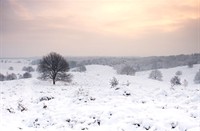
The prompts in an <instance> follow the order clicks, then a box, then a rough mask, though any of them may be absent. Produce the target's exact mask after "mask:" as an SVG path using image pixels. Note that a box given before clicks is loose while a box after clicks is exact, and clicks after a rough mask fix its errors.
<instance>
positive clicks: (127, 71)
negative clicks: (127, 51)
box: [120, 66, 136, 75]
mask: <svg viewBox="0 0 200 131" xmlns="http://www.w3.org/2000/svg"><path fill="white" fill-rule="evenodd" d="M135 73H136V70H135V69H134V68H133V67H131V66H125V67H123V68H122V69H121V71H120V74H122V75H135Z"/></svg>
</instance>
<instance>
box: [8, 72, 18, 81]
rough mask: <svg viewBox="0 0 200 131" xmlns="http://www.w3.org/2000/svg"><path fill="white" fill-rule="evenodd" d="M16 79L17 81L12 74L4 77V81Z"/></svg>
mask: <svg viewBox="0 0 200 131" xmlns="http://www.w3.org/2000/svg"><path fill="white" fill-rule="evenodd" d="M16 79H17V76H16V75H15V74H14V73H12V74H8V75H7V76H6V80H16Z"/></svg>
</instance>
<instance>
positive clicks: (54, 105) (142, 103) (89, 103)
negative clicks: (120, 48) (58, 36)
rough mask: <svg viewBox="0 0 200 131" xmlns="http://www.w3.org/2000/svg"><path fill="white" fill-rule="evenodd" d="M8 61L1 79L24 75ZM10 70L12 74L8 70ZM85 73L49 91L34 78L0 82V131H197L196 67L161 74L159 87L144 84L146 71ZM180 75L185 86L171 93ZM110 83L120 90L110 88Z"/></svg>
mask: <svg viewBox="0 0 200 131" xmlns="http://www.w3.org/2000/svg"><path fill="white" fill-rule="evenodd" d="M9 61H10V62H9ZM9 61H8V62H7V63H0V64H1V67H0V69H1V71H0V72H1V73H3V74H5V75H6V74H7V73H16V74H17V73H21V74H22V73H23V71H22V68H23V66H29V63H30V62H29V61H27V60H20V61H21V62H19V60H14V59H13V60H12V59H11V60H9ZM10 66H12V67H13V68H14V70H8V68H9V67H10ZM32 67H34V68H36V66H32ZM86 68H87V71H86V72H83V73H80V72H71V73H72V74H73V76H74V77H73V82H72V83H70V84H66V83H63V82H57V83H56V85H55V86H53V85H52V82H51V81H40V80H38V79H37V76H38V74H37V72H34V73H32V75H33V78H29V79H20V80H13V81H3V82H0V88H1V90H0V96H1V101H0V113H1V116H0V130H1V131H43V130H46V131H81V130H88V131H146V130H149V131H170V130H172V131H200V85H197V84H194V82H193V79H194V76H195V74H196V72H197V71H198V70H199V69H200V65H194V67H193V68H188V67H187V66H183V67H176V68H171V69H161V70H160V71H161V72H162V74H163V81H156V80H151V79H148V76H149V73H150V71H144V72H137V73H136V75H135V76H126V75H117V74H116V71H115V70H114V69H113V68H112V67H109V66H100V65H89V66H86ZM178 70H180V71H182V73H183V74H182V75H181V80H184V79H186V80H187V81H188V86H187V87H184V86H174V87H173V88H171V85H170V82H169V81H170V79H171V78H172V77H173V76H174V75H175V73H176V71H178ZM113 77H116V78H117V79H118V80H119V85H118V86H116V87H114V88H111V86H110V80H111V79H112V78H113ZM127 83H130V84H129V85H128V84H127Z"/></svg>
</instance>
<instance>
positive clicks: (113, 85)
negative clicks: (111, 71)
mask: <svg viewBox="0 0 200 131" xmlns="http://www.w3.org/2000/svg"><path fill="white" fill-rule="evenodd" d="M118 84H119V81H118V80H117V79H116V78H115V77H113V78H112V79H111V80H110V85H111V87H115V86H117V85H118Z"/></svg>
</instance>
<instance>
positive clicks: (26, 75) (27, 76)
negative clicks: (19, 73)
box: [23, 72, 32, 78]
mask: <svg viewBox="0 0 200 131" xmlns="http://www.w3.org/2000/svg"><path fill="white" fill-rule="evenodd" d="M31 77H32V75H31V73H29V72H25V73H24V74H23V78H31Z"/></svg>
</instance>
